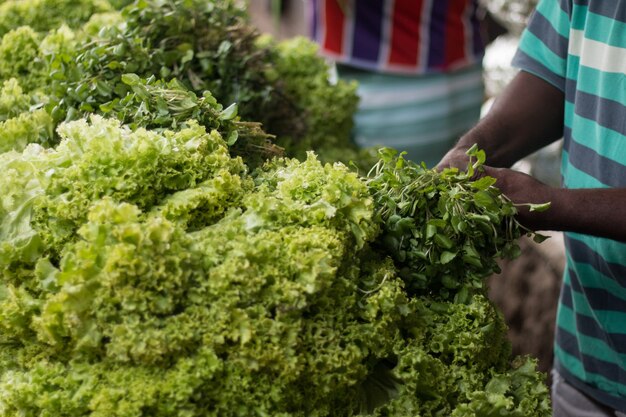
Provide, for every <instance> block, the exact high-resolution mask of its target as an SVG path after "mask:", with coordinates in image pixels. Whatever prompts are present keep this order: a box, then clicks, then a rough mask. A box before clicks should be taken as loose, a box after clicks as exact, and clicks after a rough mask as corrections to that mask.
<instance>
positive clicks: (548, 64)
mask: <svg viewBox="0 0 626 417" xmlns="http://www.w3.org/2000/svg"><path fill="white" fill-rule="evenodd" d="M571 9H572V1H571V0H541V2H540V3H539V5H538V6H537V9H536V10H535V12H534V13H533V15H532V17H531V18H530V20H529V22H528V27H527V28H526V30H524V33H523V34H522V37H521V39H520V44H519V47H518V50H517V52H516V54H515V56H514V57H513V66H514V67H517V68H519V69H521V70H524V71H527V72H530V73H532V74H534V75H536V76H538V77H540V78H542V79H544V80H545V81H547V82H549V83H550V84H552V85H554V86H555V87H557V88H558V89H560V90H561V91H565V78H566V69H567V66H566V63H567V51H568V44H569V33H570V26H571Z"/></svg>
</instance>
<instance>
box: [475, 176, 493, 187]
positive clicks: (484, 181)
mask: <svg viewBox="0 0 626 417" xmlns="http://www.w3.org/2000/svg"><path fill="white" fill-rule="evenodd" d="M495 183H496V179H495V178H493V177H482V178H480V179H478V180H476V181H473V182H472V187H473V188H475V189H477V190H487V189H488V188H489V187H491V186H492V185H494V184H495Z"/></svg>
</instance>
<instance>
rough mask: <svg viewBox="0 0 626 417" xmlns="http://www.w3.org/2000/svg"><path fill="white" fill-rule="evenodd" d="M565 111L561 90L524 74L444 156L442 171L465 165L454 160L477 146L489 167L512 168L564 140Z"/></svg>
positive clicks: (522, 73) (514, 81)
mask: <svg viewBox="0 0 626 417" xmlns="http://www.w3.org/2000/svg"><path fill="white" fill-rule="evenodd" d="M563 110H564V94H563V92H562V91H561V90H559V89H557V88H556V87H554V86H553V85H551V84H549V83H548V82H546V81H544V80H542V79H541V78H539V77H536V76H534V75H532V74H529V73H527V72H520V73H519V74H518V75H517V76H516V77H515V79H514V80H513V81H512V82H511V83H510V84H509V85H508V86H507V88H506V89H505V91H504V92H503V93H502V94H501V95H500V96H499V97H498V99H497V100H496V101H495V103H494V105H493V107H492V109H491V110H490V111H489V113H488V114H487V115H486V116H485V117H484V118H483V119H482V120H481V121H480V122H479V123H478V124H477V125H476V126H475V127H474V128H473V129H472V130H470V131H469V132H468V133H467V134H465V135H464V136H463V137H462V138H461V139H460V140H459V142H458V144H457V145H456V146H455V148H454V149H453V150H452V151H451V152H449V153H448V155H446V156H445V157H444V159H443V160H442V163H441V164H440V168H441V167H444V166H447V165H456V166H459V165H462V163H456V164H455V161H454V159H455V158H459V157H461V158H462V154H463V153H464V151H465V150H467V149H468V148H470V147H471V146H472V145H474V144H477V145H478V147H479V148H480V149H482V150H484V151H485V153H486V155H487V164H488V165H491V166H496V167H510V166H511V165H513V164H514V163H515V162H516V161H518V160H519V159H521V158H523V157H525V156H527V155H529V154H530V153H532V152H534V151H536V150H538V149H540V148H541V147H543V146H545V145H547V144H549V143H551V142H553V141H555V140H557V139H559V138H561V137H562V134H563ZM459 167H460V168H462V166H459Z"/></svg>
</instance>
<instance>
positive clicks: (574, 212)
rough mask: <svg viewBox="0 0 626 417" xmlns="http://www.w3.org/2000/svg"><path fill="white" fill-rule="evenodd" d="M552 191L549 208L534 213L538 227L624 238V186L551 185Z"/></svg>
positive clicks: (625, 217)
mask: <svg viewBox="0 0 626 417" xmlns="http://www.w3.org/2000/svg"><path fill="white" fill-rule="evenodd" d="M551 194H552V198H551V207H550V209H549V210H547V211H545V212H542V213H537V214H536V215H537V221H539V222H540V223H539V224H538V229H545V230H558V231H566V232H576V233H582V234H588V235H594V236H601V237H606V238H609V239H615V240H619V241H622V242H626V216H624V213H625V212H626V189H624V188H612V189H598V188H593V189H576V190H569V189H553V191H552V193H551ZM542 223H543V225H542Z"/></svg>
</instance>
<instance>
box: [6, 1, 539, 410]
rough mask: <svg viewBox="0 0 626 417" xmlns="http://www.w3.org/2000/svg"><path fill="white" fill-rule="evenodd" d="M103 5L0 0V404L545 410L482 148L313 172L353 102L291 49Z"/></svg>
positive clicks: (227, 14)
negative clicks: (465, 158) (505, 283)
mask: <svg viewBox="0 0 626 417" xmlns="http://www.w3.org/2000/svg"><path fill="white" fill-rule="evenodd" d="M127 3H128V2H127V1H124V0H121V1H117V2H115V4H112V3H110V2H106V1H105V0H98V1H96V0H93V1H91V0H63V1H56V2H52V1H50V0H19V1H18V0H9V1H4V2H0V11H2V13H0V30H1V32H0V35H3V36H2V39H1V40H0V82H1V83H2V84H1V86H0V170H1V172H2V173H3V175H2V176H0V415H2V416H7V417H31V416H32V417H35V416H37V417H41V416H55V417H82V416H85V417H87V416H89V417H160V416H163V417H165V416H168V417H170V416H178V417H206V416H216V417H217V416H219V417H229V416H233V417H234V416H242V417H243V416H245V417H248V416H259V417H261V416H278V417H296V416H298V417H300V416H301V417H305V416H307V417H309V416H319V417H322V416H333V417H341V416H346V417H348V416H377V417H396V416H408V415H410V416H424V417H430V416H453V417H467V416H469V417H472V416H476V417H478V416H481V417H482V416H509V417H522V416H524V417H525V416H546V417H547V416H549V415H550V404H549V400H548V391H547V388H546V387H545V384H544V375H542V374H540V373H538V372H537V371H536V369H535V363H534V360H532V359H530V358H512V357H511V352H510V346H509V343H508V341H507V338H506V325H505V323H504V321H503V318H502V315H501V314H500V313H499V312H498V310H497V309H496V308H495V307H494V305H493V304H492V303H491V302H490V301H489V299H488V298H487V296H486V294H487V291H486V288H485V278H486V277H487V276H489V275H491V274H492V273H494V272H498V263H497V261H498V259H500V258H503V257H514V256H516V255H517V252H518V250H519V249H518V247H517V243H516V241H517V239H518V238H519V237H520V236H522V235H523V234H525V233H527V231H526V230H525V229H523V228H521V227H520V226H519V224H518V223H517V222H516V221H515V218H514V216H515V212H516V209H515V207H514V206H513V205H512V204H511V202H510V201H509V200H508V199H506V198H505V197H504V196H502V195H501V194H500V192H499V191H498V190H497V188H495V187H494V180H493V179H490V178H481V179H478V180H476V179H474V171H475V170H476V169H480V165H481V164H482V162H483V161H484V154H482V153H481V152H480V151H477V150H472V152H471V158H472V164H471V165H470V166H469V167H468V171H467V172H460V171H458V170H453V169H449V170H445V171H443V172H437V171H434V170H429V169H427V168H426V167H424V166H419V165H416V164H414V163H411V162H409V161H406V160H405V159H404V158H403V157H402V156H398V155H396V154H395V153H394V152H393V151H391V150H381V152H380V154H379V158H380V159H379V161H378V163H376V164H375V165H374V167H373V168H372V170H371V171H370V172H369V174H367V175H363V174H358V173H356V172H355V171H354V170H353V169H351V168H348V167H347V166H346V165H345V164H343V163H339V162H337V163H332V164H331V163H326V162H325V161H329V160H330V161H334V160H337V159H345V158H347V157H350V158H351V157H354V156H355V155H356V153H355V152H356V151H355V150H354V148H353V147H352V145H351V144H350V143H349V139H348V137H349V134H348V132H349V130H350V126H351V121H350V119H351V115H352V112H353V110H354V105H355V103H356V100H355V96H354V86H351V85H346V84H342V83H339V84H337V85H332V84H330V83H329V82H328V80H327V76H326V71H327V68H326V66H325V65H324V64H323V61H321V60H320V59H319V58H317V57H316V56H315V53H316V51H315V47H314V46H312V44H311V43H310V42H308V41H305V40H302V39H299V40H293V41H289V42H286V43H276V42H275V41H273V40H271V39H268V38H263V37H259V36H258V34H256V32H255V31H254V30H253V29H252V28H251V26H249V24H248V23H247V20H246V17H245V12H244V11H242V10H241V9H239V8H237V7H236V5H235V2H234V1H230V0H228V1H202V2H201V1H199V0H172V1H167V2H165V1H155V0H141V1H137V2H135V3H133V4H130V5H128V6H127V7H125V8H124V9H123V10H122V11H121V12H118V11H117V9H118V8H119V7H122V6H125V5H126V4H127ZM53 5H54V7H56V9H54V10H52V9H51V7H53ZM27 7H28V8H30V10H31V11H32V13H33V14H32V16H44V15H45V13H46V11H48V12H49V13H50V14H49V19H44V18H30V17H28V16H27V15H26V10H27ZM27 19H31V20H27ZM20 22H26V23H28V24H29V25H30V26H19V25H20ZM59 25H60V26H59ZM309 149H312V150H314V151H315V153H314V152H306V151H307V150H309ZM283 152H285V153H286V155H287V157H281V156H280V155H281V154H282V153H283ZM350 155H351V156H350Z"/></svg>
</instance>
